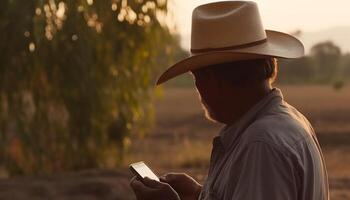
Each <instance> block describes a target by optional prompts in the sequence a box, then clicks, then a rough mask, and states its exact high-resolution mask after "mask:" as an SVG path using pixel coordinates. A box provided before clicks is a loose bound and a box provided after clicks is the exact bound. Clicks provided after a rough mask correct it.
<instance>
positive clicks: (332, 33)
mask: <svg viewBox="0 0 350 200" xmlns="http://www.w3.org/2000/svg"><path fill="white" fill-rule="evenodd" d="M298 38H299V39H300V40H301V41H303V43H304V45H305V50H306V53H308V52H309V51H310V49H311V47H312V46H313V45H315V44H316V43H319V42H323V41H327V40H330V41H332V42H333V43H334V44H336V45H337V46H339V47H340V48H341V50H342V52H343V53H350V26H338V27H333V28H329V29H324V30H320V31H315V32H301V33H300V36H299V37H298Z"/></svg>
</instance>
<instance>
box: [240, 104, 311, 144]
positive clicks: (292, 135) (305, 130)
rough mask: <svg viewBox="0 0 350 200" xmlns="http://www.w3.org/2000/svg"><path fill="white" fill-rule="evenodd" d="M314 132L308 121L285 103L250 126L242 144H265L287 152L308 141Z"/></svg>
mask: <svg viewBox="0 0 350 200" xmlns="http://www.w3.org/2000/svg"><path fill="white" fill-rule="evenodd" d="M312 131H313V130H312V127H311V125H310V123H309V122H308V121H307V119H306V118H305V117H304V116H303V115H302V114H301V113H300V112H298V111H297V110H296V109H295V108H294V107H293V106H291V105H289V104H287V103H286V102H284V103H283V104H281V105H278V107H275V108H273V109H272V110H271V111H269V112H267V113H265V114H264V115H262V116H259V117H258V118H257V119H256V120H255V121H254V122H253V123H252V124H250V126H249V127H248V128H247V129H246V130H245V131H244V133H243V136H242V142H244V143H246V144H248V143H254V142H264V143H267V144H270V145H273V146H275V147H277V148H279V149H283V150H285V149H286V148H287V149H290V148H293V146H294V145H295V144H297V143H298V142H302V141H305V140H308V138H310V135H311V134H312V133H311V132H312Z"/></svg>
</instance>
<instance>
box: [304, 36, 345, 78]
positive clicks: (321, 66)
mask: <svg viewBox="0 0 350 200" xmlns="http://www.w3.org/2000/svg"><path fill="white" fill-rule="evenodd" d="M310 55H311V56H312V57H313V58H314V61H315V64H316V66H317V68H318V69H317V71H318V75H319V76H318V77H317V80H318V81H320V82H329V81H331V80H332V79H334V78H335V76H336V75H337V72H338V69H339V59H340V57H341V55H342V54H341V50H340V48H339V47H338V46H336V45H335V44H334V43H333V42H331V41H326V42H322V43H318V44H316V45H314V46H313V47H312V48H311V52H310Z"/></svg>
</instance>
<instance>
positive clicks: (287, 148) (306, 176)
mask: <svg viewBox="0 0 350 200" xmlns="http://www.w3.org/2000/svg"><path fill="white" fill-rule="evenodd" d="M199 199H200V200H219V199H220V200H329V186H328V176H327V172H326V167H325V162H324V159H323V155H322V152H321V148H320V145H319V143H318V141H317V138H316V136H315V132H314V130H313V128H312V126H311V125H310V123H309V122H308V120H307V119H306V118H305V117H304V116H303V115H302V114H301V113H299V112H298V111H297V110H296V109H295V108H294V107H292V106H291V105H289V104H288V103H287V102H285V101H284V100H283V95H282V93H281V91H280V90H279V89H277V88H274V89H273V90H272V91H271V92H270V93H269V94H267V95H266V96H265V97H264V98H263V99H262V100H260V101H259V102H258V103H257V104H256V105H254V106H253V107H252V108H250V110H249V111H248V112H247V113H245V114H244V115H243V117H241V118H240V119H239V120H238V121H237V122H235V123H234V124H231V125H226V126H225V127H224V128H223V129H222V130H221V131H220V134H219V136H217V137H215V138H214V140H213V149H212V154H211V159H210V167H209V173H208V177H207V179H206V181H205V183H204V185H203V189H202V191H201V194H200V196H199Z"/></svg>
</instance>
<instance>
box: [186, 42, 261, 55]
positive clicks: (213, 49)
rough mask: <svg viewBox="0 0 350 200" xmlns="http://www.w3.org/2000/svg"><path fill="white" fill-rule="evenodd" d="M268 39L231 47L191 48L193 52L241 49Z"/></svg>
mask: <svg viewBox="0 0 350 200" xmlns="http://www.w3.org/2000/svg"><path fill="white" fill-rule="evenodd" d="M266 41H267V39H266V38H265V39H262V40H258V41H255V42H251V43H246V44H240V45H234V46H229V47H220V48H205V49H191V53H206V52H209V51H227V50H234V49H241V48H247V47H253V46H256V45H259V44H263V43H265V42H266Z"/></svg>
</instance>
